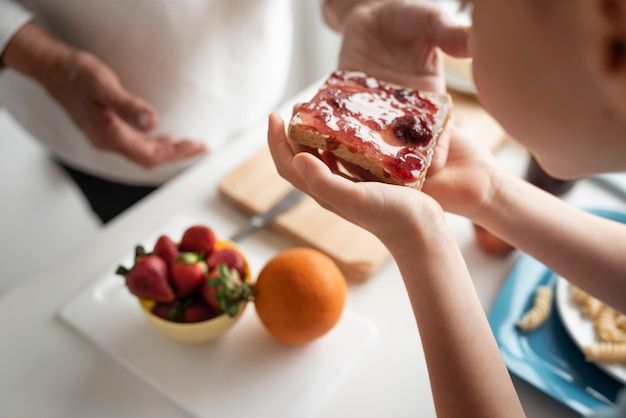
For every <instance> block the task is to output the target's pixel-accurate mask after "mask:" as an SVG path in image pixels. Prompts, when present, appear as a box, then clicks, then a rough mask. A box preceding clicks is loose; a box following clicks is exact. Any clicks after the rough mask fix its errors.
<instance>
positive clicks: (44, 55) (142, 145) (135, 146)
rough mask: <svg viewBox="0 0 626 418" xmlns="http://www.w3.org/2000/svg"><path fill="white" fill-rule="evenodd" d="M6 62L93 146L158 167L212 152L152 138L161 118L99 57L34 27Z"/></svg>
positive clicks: (15, 41) (11, 47) (12, 45)
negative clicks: (50, 100)
mask: <svg viewBox="0 0 626 418" xmlns="http://www.w3.org/2000/svg"><path fill="white" fill-rule="evenodd" d="M3 58H4V61H5V63H6V64H7V65H8V66H10V67H13V68H15V69H16V70H17V71H20V72H22V73H24V74H25V75H27V76H30V77H32V78H33V79H35V80H36V81H37V82H39V83H40V84H41V85H42V86H43V87H44V88H45V89H46V90H47V91H48V93H49V94H50V95H51V96H52V97H53V98H54V99H55V100H56V101H57V102H58V103H59V104H60V105H61V106H62V107H63V108H64V109H65V110H66V112H67V113H68V115H69V116H70V117H71V118H72V120H73V121H74V123H75V124H76V125H77V126H78V127H79V128H80V129H81V130H82V131H83V133H84V134H85V136H86V137H87V138H88V139H89V141H91V143H92V144H93V146H94V147H96V148H98V149H101V150H104V151H111V152H116V153H119V154H121V155H123V156H125V157H126V158H128V159H129V160H131V161H133V162H135V163H137V164H139V165H141V166H144V167H154V166H157V165H161V164H166V163H170V162H174V161H178V160H181V159H185V158H189V157H192V156H195V155H198V154H202V153H205V152H207V148H206V146H205V145H204V144H203V143H200V142H195V141H191V140H178V139H176V138H174V137H173V136H171V135H160V136H151V135H149V133H150V132H151V131H152V130H153V129H154V128H155V127H156V125H157V123H158V117H157V114H156V112H155V110H154V109H153V108H152V107H151V106H150V105H149V104H148V103H146V102H145V101H144V100H142V99H140V98H139V97H137V96H135V95H133V94H132V93H130V92H128V91H127V90H126V89H125V88H124V87H123V86H122V85H121V83H120V81H119V79H118V77H117V75H116V74H115V73H114V72H113V71H112V70H111V68H109V67H108V66H107V65H106V64H105V63H104V62H102V61H101V60H99V59H98V58H97V57H95V56H94V55H92V54H90V53H87V52H84V51H79V50H76V49H73V48H70V47H69V46H67V45H65V44H63V43H61V42H59V41H57V40H56V39H54V38H51V37H50V36H48V35H47V34H45V33H44V32H43V31H41V30H40V29H39V28H38V27H37V26H36V25H35V24H33V23H29V24H27V25H25V26H24V27H23V28H22V29H20V30H19V31H18V32H17V33H16V34H15V35H14V37H13V38H12V39H11V41H10V42H9V44H8V45H7V48H6V50H5V53H4V56H3Z"/></svg>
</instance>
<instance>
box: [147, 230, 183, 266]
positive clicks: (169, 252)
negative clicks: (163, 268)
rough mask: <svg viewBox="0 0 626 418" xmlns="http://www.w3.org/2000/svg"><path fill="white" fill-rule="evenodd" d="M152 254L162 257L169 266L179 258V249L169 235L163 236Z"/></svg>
mask: <svg viewBox="0 0 626 418" xmlns="http://www.w3.org/2000/svg"><path fill="white" fill-rule="evenodd" d="M152 254H154V255H156V256H158V257H161V258H162V259H163V260H164V261H165V262H166V263H167V264H170V263H171V262H172V261H174V259H176V257H178V247H177V246H176V244H175V243H174V241H172V240H171V239H170V237H168V236H167V235H161V236H160V237H159V239H158V240H157V242H156V244H155V245H154V250H152Z"/></svg>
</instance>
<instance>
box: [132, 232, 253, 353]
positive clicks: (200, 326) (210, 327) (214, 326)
mask: <svg viewBox="0 0 626 418" xmlns="http://www.w3.org/2000/svg"><path fill="white" fill-rule="evenodd" d="M227 247H230V248H235V249H236V250H238V251H239V252H240V253H241V254H242V255H243V252H241V250H240V249H239V248H238V247H237V246H236V245H235V244H234V243H232V242H231V241H217V243H216V244H215V248H216V249H221V248H227ZM244 261H245V277H244V278H243V281H244V282H246V283H250V282H251V281H252V274H251V272H250V265H249V263H248V259H247V258H246V257H245V255H244ZM139 304H140V305H141V311H142V312H143V313H144V315H145V316H146V318H147V319H148V321H149V322H150V323H151V324H152V325H153V326H154V327H155V328H156V329H157V330H159V331H160V332H161V333H163V334H164V335H166V336H168V337H170V338H172V339H173V340H176V341H182V342H188V343H197V342H204V341H211V340H214V339H216V338H219V337H221V336H222V335H223V334H224V333H226V331H228V330H229V329H230V328H231V327H232V326H233V325H235V323H237V321H238V320H239V319H240V318H241V315H242V314H243V312H244V310H245V309H246V307H247V306H248V302H241V303H240V304H239V312H238V313H237V315H235V316H234V317H230V316H228V314H226V313H224V314H222V315H219V316H216V317H215V318H212V319H209V320H207V321H202V322H195V323H191V324H184V323H180V322H172V321H168V320H166V319H163V318H160V317H158V316H156V315H154V314H153V313H152V308H153V307H154V305H155V302H154V301H151V300H145V299H139Z"/></svg>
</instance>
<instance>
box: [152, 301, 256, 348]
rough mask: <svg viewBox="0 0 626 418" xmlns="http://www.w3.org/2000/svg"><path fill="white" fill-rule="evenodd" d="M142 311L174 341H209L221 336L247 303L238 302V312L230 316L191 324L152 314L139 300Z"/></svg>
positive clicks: (237, 317)
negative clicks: (168, 319)
mask: <svg viewBox="0 0 626 418" xmlns="http://www.w3.org/2000/svg"><path fill="white" fill-rule="evenodd" d="M140 304H141V307H142V309H141V310H142V312H143V313H144V314H145V315H146V318H148V321H149V322H150V323H151V324H152V325H153V326H154V327H155V328H156V329H157V330H159V331H160V332H161V333H163V334H165V335H166V336H168V337H170V338H171V339H173V340H176V341H182V342H187V343H198V342H204V341H211V340H214V339H216V338H219V337H221V336H222V335H223V334H224V333H225V332H226V331H228V330H229V329H230V328H231V327H232V326H233V325H235V323H237V321H238V320H239V318H241V315H242V314H243V312H244V310H245V309H246V307H247V305H248V303H247V302H241V303H240V304H239V313H238V314H237V315H236V316H234V317H232V318H231V317H230V316H228V315H227V314H222V315H220V316H216V317H215V318H212V319H209V320H208V321H202V322H195V323H193V324H181V323H180V322H172V321H167V320H165V319H162V318H159V317H158V316H156V315H154V314H153V313H152V312H150V310H149V309H148V307H147V306H146V304H145V303H143V302H140Z"/></svg>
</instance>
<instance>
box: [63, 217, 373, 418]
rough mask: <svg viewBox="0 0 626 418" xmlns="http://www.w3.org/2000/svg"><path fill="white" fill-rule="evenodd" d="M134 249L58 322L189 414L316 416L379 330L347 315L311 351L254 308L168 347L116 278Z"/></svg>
mask: <svg viewBox="0 0 626 418" xmlns="http://www.w3.org/2000/svg"><path fill="white" fill-rule="evenodd" d="M191 224H192V222H191V221H190V220H187V219H184V218H176V219H174V220H172V222H170V223H168V224H167V225H164V227H163V228H162V229H160V230H159V231H155V232H154V234H153V235H152V236H151V237H149V238H148V239H146V240H143V241H138V242H141V243H143V244H144V245H146V248H148V249H150V248H151V247H152V246H153V245H154V242H156V239H157V238H158V236H159V235H160V234H161V233H168V234H172V235H171V236H172V238H174V239H176V238H175V237H180V236H181V235H182V230H183V229H184V228H185V227H186V226H189V225H191ZM134 245H135V243H129V246H128V255H127V256H124V257H122V258H120V260H119V262H118V263H116V264H115V265H111V267H110V269H108V270H107V271H106V272H104V273H103V274H102V275H101V276H100V277H97V278H95V279H94V280H93V281H92V282H91V283H90V285H88V286H87V287H86V288H85V289H83V290H82V291H81V292H80V293H79V294H78V295H76V296H75V297H74V298H73V299H72V300H71V301H69V302H68V303H67V304H66V305H64V306H63V307H62V309H61V311H60V316H61V318H62V319H63V321H64V322H66V323H67V324H68V325H70V326H71V327H73V328H74V329H75V330H77V331H78V332H79V333H81V334H83V335H84V336H85V337H86V338H88V339H89V340H90V341H91V342H93V343H94V344H95V345H96V346H98V347H99V348H101V349H102V350H104V352H106V353H107V354H108V355H110V356H111V357H113V358H114V359H116V360H118V361H119V362H120V363H121V364H123V365H124V366H126V367H127V368H128V369H130V370H131V371H133V372H134V373H136V374H137V375H138V376H139V377H140V378H141V379H143V380H144V381H145V382H146V383H148V384H150V385H151V386H152V387H154V388H155V389H156V390H157V391H159V392H160V393H161V394H163V395H164V396H165V397H167V398H169V399H170V400H171V401H172V402H174V403H175V404H176V405H178V406H179V407H181V408H182V409H183V410H184V411H186V412H187V413H189V414H190V415H193V416H199V417H203V416H206V417H208V416H235V417H252V416H254V417H308V416H311V415H312V414H313V413H314V412H315V410H316V408H317V407H318V406H319V405H320V404H321V402H322V401H323V400H324V398H325V397H326V396H327V395H328V394H329V393H330V392H331V391H332V389H333V387H334V386H335V385H336V383H337V382H338V381H339V380H340V379H341V377H342V376H343V375H345V374H346V373H347V372H348V371H349V370H350V368H351V367H352V366H353V365H354V364H355V363H356V362H357V359H358V358H359V356H360V354H362V353H363V352H364V351H365V350H366V349H367V347H368V346H369V345H370V344H372V343H373V342H374V340H375V339H376V336H377V329H376V327H375V326H374V324H373V323H371V321H369V320H367V319H366V318H364V317H362V316H360V315H357V314H356V313H354V312H352V311H350V310H348V309H346V310H345V311H344V314H343V316H342V318H341V320H340V321H339V323H338V324H337V325H336V326H335V328H333V329H332V330H331V331H330V332H329V333H328V334H327V335H325V336H323V337H322V338H320V339H319V340H317V341H315V342H313V343H311V344H310V345H308V346H305V347H299V348H295V347H288V346H285V345H283V344H281V343H279V342H277V341H276V340H274V339H273V338H272V337H271V336H270V335H269V334H268V333H267V331H265V329H264V328H263V325H262V324H261V322H260V320H259V319H258V317H257V315H256V312H255V309H254V306H253V305H252V303H250V304H249V306H248V308H247V309H246V311H245V312H244V314H243V315H242V317H241V319H240V321H239V322H238V323H237V324H236V325H235V326H234V327H233V328H232V329H231V330H230V331H228V333H227V334H225V335H224V336H223V337H222V338H220V339H219V340H216V341H213V342H208V343H200V344H185V343H180V342H176V341H173V340H170V339H168V338H167V337H165V336H164V335H162V334H160V333H159V332H158V331H157V330H155V329H153V328H152V327H151V325H150V324H149V323H148V321H147V320H146V318H145V317H144V316H143V314H142V312H141V311H140V307H139V305H138V302H137V300H136V298H135V297H134V296H132V295H131V294H130V293H129V292H128V290H127V289H126V287H125V285H124V281H123V278H122V277H120V276H116V275H115V274H114V271H115V269H116V267H117V265H118V264H124V265H130V262H131V260H132V253H133V248H134ZM244 252H245V249H244ZM246 255H247V256H248V258H249V259H251V258H253V257H252V255H251V254H246ZM250 261H251V264H254V261H253V260H252V259H251V260H250ZM256 264H257V265H262V264H259V263H258V260H257V261H256Z"/></svg>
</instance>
